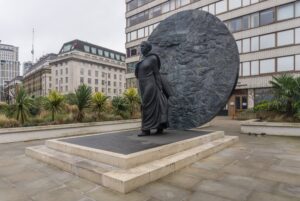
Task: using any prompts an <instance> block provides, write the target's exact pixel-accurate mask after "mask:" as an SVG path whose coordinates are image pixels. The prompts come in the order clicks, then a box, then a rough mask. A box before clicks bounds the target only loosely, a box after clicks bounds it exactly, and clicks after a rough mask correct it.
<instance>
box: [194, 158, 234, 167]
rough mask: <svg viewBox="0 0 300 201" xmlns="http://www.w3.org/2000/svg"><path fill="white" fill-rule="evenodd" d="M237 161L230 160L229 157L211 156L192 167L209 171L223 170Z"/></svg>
mask: <svg viewBox="0 0 300 201" xmlns="http://www.w3.org/2000/svg"><path fill="white" fill-rule="evenodd" d="M235 160H236V159H235V158H234V157H233V158H229V157H222V156H215V155H213V156H211V157H209V158H205V159H203V160H200V161H198V162H196V163H194V164H193V165H192V167H196V168H202V169H207V170H219V169H221V168H223V167H224V166H226V165H229V164H231V163H232V162H234V161H235Z"/></svg>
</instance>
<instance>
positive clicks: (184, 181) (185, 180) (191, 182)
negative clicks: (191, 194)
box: [160, 172, 202, 189]
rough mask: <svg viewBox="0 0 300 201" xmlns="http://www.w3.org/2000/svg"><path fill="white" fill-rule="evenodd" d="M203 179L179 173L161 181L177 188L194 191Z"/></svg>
mask: <svg viewBox="0 0 300 201" xmlns="http://www.w3.org/2000/svg"><path fill="white" fill-rule="evenodd" d="M201 180H202V179H200V178H199V177H193V176H191V175H185V174H180V173H179V172H175V173H174V174H171V175H169V176H167V177H164V178H163V179H161V180H160V181H161V182H164V183H169V184H171V185H173V186H177V187H179V188H183V189H192V188H193V187H194V186H195V185H196V184H197V183H199V182H200V181H201Z"/></svg>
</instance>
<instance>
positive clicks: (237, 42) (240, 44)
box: [236, 40, 242, 53]
mask: <svg viewBox="0 0 300 201" xmlns="http://www.w3.org/2000/svg"><path fill="white" fill-rule="evenodd" d="M236 45H237V47H238V50H239V53H242V41H241V40H238V41H236Z"/></svg>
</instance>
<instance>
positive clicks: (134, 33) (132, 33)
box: [130, 31, 137, 40]
mask: <svg viewBox="0 0 300 201" xmlns="http://www.w3.org/2000/svg"><path fill="white" fill-rule="evenodd" d="M136 34H137V33H136V31H133V32H131V33H130V39H131V40H136V37H137V35H136Z"/></svg>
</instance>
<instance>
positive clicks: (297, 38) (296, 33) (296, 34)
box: [295, 28, 300, 43]
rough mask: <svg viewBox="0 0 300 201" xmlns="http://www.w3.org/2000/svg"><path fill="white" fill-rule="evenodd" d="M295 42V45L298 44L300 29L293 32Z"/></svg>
mask: <svg viewBox="0 0 300 201" xmlns="http://www.w3.org/2000/svg"><path fill="white" fill-rule="evenodd" d="M295 36H296V41H295V43H300V28H297V29H296V30H295Z"/></svg>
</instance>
